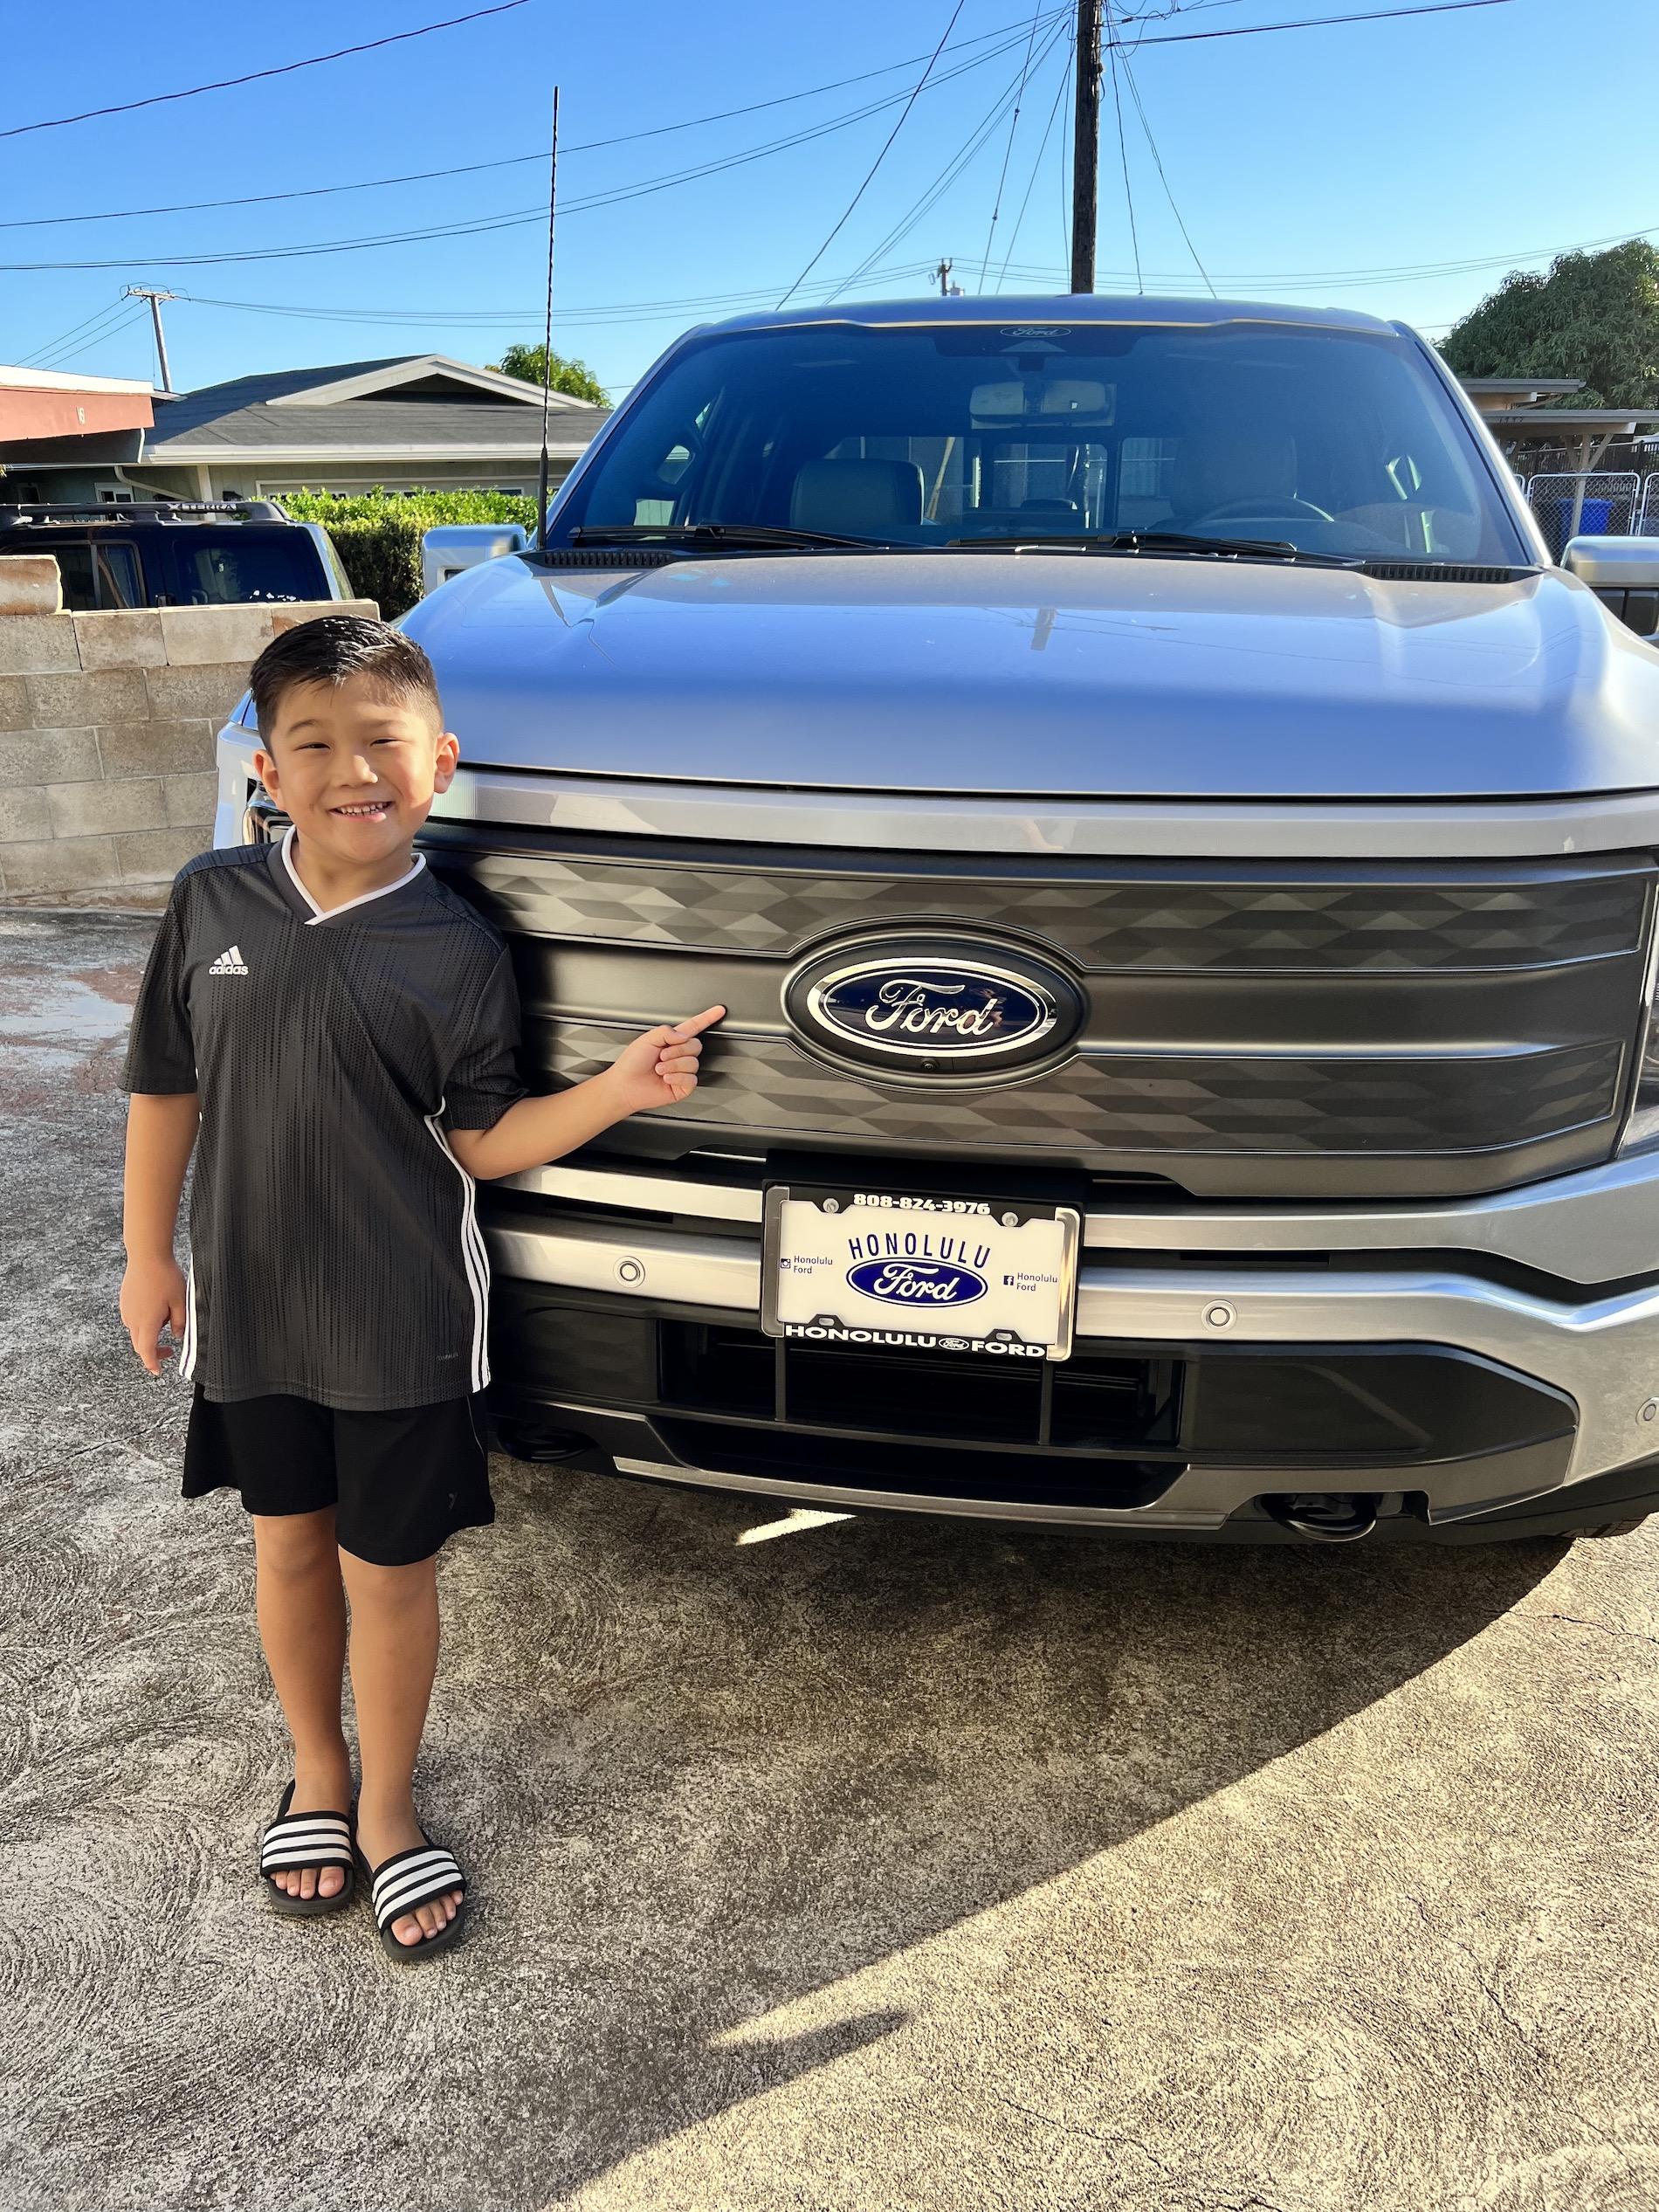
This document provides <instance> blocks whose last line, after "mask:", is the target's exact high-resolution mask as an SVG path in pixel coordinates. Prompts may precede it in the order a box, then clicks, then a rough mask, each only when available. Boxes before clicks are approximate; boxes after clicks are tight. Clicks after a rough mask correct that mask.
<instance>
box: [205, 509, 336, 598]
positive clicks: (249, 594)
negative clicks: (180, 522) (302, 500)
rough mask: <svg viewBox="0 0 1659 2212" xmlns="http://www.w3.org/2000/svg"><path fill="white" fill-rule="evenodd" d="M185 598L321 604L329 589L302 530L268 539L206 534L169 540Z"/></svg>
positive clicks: (309, 541)
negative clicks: (293, 601) (271, 600)
mask: <svg viewBox="0 0 1659 2212" xmlns="http://www.w3.org/2000/svg"><path fill="white" fill-rule="evenodd" d="M171 543H172V544H173V545H174V547H175V548H176V558H177V561H178V563H179V568H180V571H181V575H182V581H183V589H184V595H185V596H186V597H187V598H188V599H190V600H192V601H194V602H196V603H197V604H202V603H217V602H219V601H226V600H245V599H326V598H327V596H328V586H327V579H326V577H325V575H324V574H323V568H322V563H321V562H320V559H319V558H318V555H317V548H316V547H315V546H314V545H313V543H312V541H311V540H310V538H309V537H308V536H307V535H306V533H305V531H303V530H285V531H282V532H281V533H274V532H273V533H272V534H271V535H269V536H253V535H246V536H244V535H243V534H239V533H238V534H236V535H231V534H226V535H225V536H224V537H216V536H213V535H212V534H210V533H208V532H205V531H204V532H203V534H202V535H201V537H200V538H198V537H197V536H196V530H195V527H194V526H192V527H190V528H189V534H188V535H187V534H186V531H185V529H184V528H183V527H180V528H179V530H178V533H177V535H176V537H174V538H173V539H172V540H171Z"/></svg>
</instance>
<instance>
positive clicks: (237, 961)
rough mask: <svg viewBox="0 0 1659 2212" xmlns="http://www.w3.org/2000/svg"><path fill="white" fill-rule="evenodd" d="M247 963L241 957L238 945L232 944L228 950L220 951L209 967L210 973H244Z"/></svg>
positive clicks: (240, 949) (245, 972)
mask: <svg viewBox="0 0 1659 2212" xmlns="http://www.w3.org/2000/svg"><path fill="white" fill-rule="evenodd" d="M247 972H248V963H247V961H245V960H244V959H243V957H242V948H241V946H240V945H232V946H231V949H230V951H229V952H224V953H221V954H219V956H218V958H217V960H216V961H214V963H213V965H212V967H211V968H209V970H208V974H209V975H246V974H247Z"/></svg>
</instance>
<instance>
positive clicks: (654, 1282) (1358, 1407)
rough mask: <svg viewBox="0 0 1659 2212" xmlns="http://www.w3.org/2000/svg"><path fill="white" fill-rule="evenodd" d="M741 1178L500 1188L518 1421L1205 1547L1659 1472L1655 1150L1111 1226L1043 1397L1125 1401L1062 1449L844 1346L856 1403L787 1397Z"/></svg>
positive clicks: (715, 1477) (755, 1201) (987, 1397)
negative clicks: (1232, 1537) (1470, 1195)
mask: <svg viewBox="0 0 1659 2212" xmlns="http://www.w3.org/2000/svg"><path fill="white" fill-rule="evenodd" d="M745 1172H746V1171H743V1170H738V1169H728V1170H726V1175H727V1176H728V1180H726V1181H725V1182H720V1181H719V1180H710V1179H709V1175H708V1171H702V1172H699V1171H695V1170H692V1171H689V1172H686V1173H683V1174H675V1173H673V1172H664V1171H663V1170H660V1169H653V1168H651V1167H650V1166H649V1165H647V1164H646V1163H643V1162H641V1163H630V1162H624V1161H611V1162H609V1163H607V1162H603V1161H597V1162H595V1161H582V1162H575V1163H561V1164H559V1165H556V1166H554V1167H552V1168H541V1169H537V1170H534V1171H532V1172H531V1173H530V1174H528V1175H524V1176H520V1177H517V1178H514V1179H513V1182H514V1183H515V1185H516V1186H517V1188H516V1189H512V1190H506V1189H502V1190H499V1191H496V1192H492V1193H490V1194H487V1195H486V1200H485V1227H486V1234H487V1236H488V1238H489V1242H490V1247H491V1253H492V1261H493V1264H494V1267H495V1271H496V1275H497V1292H496V1325H495V1344H496V1353H495V1368H496V1375H497V1395H498V1401H499V1404H500V1405H501V1406H502V1407H504V1408H506V1409H508V1411H509V1415H510V1416H514V1417H518V1416H531V1415H533V1416H534V1417H535V1418H537V1419H540V1420H541V1421H543V1422H544V1423H551V1424H553V1425H555V1426H559V1427H562V1428H566V1429H568V1430H570V1431H572V1432H573V1433H574V1434H575V1435H576V1436H579V1437H585V1438H587V1439H589V1440H590V1441H591V1442H592V1443H593V1444H595V1446H596V1447H598V1448H599V1449H601V1450H602V1451H605V1452H606V1453H608V1454H609V1456H610V1457H613V1458H614V1459H615V1460H616V1464H618V1465H619V1466H620V1467H621V1468H622V1470H623V1472H626V1473H636V1474H641V1475H657V1476H666V1477H668V1478H672V1479H677V1480H683V1481H692V1482H703V1483H712V1484H717V1485H723V1486H727V1487H732V1488H737V1489H746V1490H754V1491H756V1492H763V1493H765V1494H768V1495H772V1496H777V1497H782V1498H789V1499H816V1500H817V1501H819V1502H823V1503H835V1504H839V1505H852V1506H858V1505H864V1506H871V1507H883V1508H888V1509H898V1510H919V1511H927V1512H935V1513H966V1514H975V1515H981V1514H982V1515H988V1516H994V1517H1006V1518H1014V1519H1036V1520H1051V1521H1060V1522H1070V1523H1074V1524H1081V1525H1090V1526H1100V1527H1104V1528H1110V1529H1119V1530H1124V1531H1136V1530H1139V1531H1143V1532H1146V1533H1189V1534H1200V1535H1202V1534H1218V1533H1222V1532H1223V1531H1227V1532H1229V1533H1243V1532H1244V1531H1245V1530H1246V1529H1247V1528H1248V1526H1249V1524H1250V1523H1252V1522H1256V1523H1259V1524H1263V1528H1264V1530H1265V1528H1266V1527H1267V1526H1270V1507H1269V1506H1267V1505H1265V1504H1264V1503H1263V1501H1264V1500H1269V1499H1276V1498H1282V1497H1283V1496H1284V1495H1285V1494H1286V1493H1290V1492H1298V1493H1305V1492H1326V1491H1339V1492H1365V1493H1369V1494H1371V1495H1373V1496H1375V1497H1378V1498H1380V1499H1382V1500H1383V1501H1384V1502H1383V1505H1382V1507H1381V1511H1382V1513H1383V1515H1384V1517H1385V1519H1386V1518H1389V1517H1400V1518H1401V1519H1406V1520H1415V1522H1417V1523H1418V1524H1419V1525H1420V1526H1427V1527H1428V1528H1430V1529H1440V1530H1449V1529H1453V1528H1457V1527H1463V1526H1470V1527H1471V1528H1472V1527H1473V1526H1477V1525H1478V1524H1479V1523H1480V1521H1481V1520H1482V1519H1483V1517H1490V1516H1493V1515H1495V1514H1503V1513H1510V1514H1513V1513H1514V1512H1515V1510H1516V1509H1517V1508H1518V1507H1525V1506H1526V1505H1527V1502H1528V1501H1548V1503H1549V1504H1550V1506H1552V1508H1559V1513H1560V1514H1563V1515H1566V1517H1567V1518H1566V1520H1565V1521H1562V1522H1561V1523H1560V1524H1559V1525H1563V1526H1565V1525H1568V1524H1569V1523H1570V1521H1571V1519H1572V1516H1573V1513H1574V1511H1575V1508H1578V1507H1580V1505H1581V1512H1580V1518H1581V1519H1585V1520H1587V1521H1588V1520H1594V1519H1597V1518H1598V1517H1600V1515H1599V1511H1598V1508H1597V1506H1596V1504H1595V1503H1594V1501H1596V1500H1598V1499H1600V1495H1601V1493H1602V1492H1604V1491H1605V1490H1607V1488H1608V1485H1612V1488H1613V1489H1614V1491H1617V1492H1620V1496H1621V1500H1622V1499H1623V1498H1624V1496H1625V1494H1626V1492H1628V1490H1629V1485H1628V1484H1626V1485H1623V1488H1622V1489H1621V1482H1622V1478H1623V1475H1624V1473H1625V1472H1626V1471H1630V1470H1633V1469H1635V1468H1637V1467H1638V1466H1640V1464H1641V1463H1642V1462H1643V1461H1644V1460H1645V1459H1646V1458H1648V1457H1649V1456H1650V1455H1653V1454H1655V1453H1659V1271H1655V1268H1654V1263H1655V1260H1656V1258H1659V1160H1654V1159H1635V1160H1630V1161H1621V1162H1619V1163H1616V1164H1615V1165H1614V1166H1612V1167H1608V1168H1601V1169H1597V1170H1594V1171H1592V1172H1589V1173H1587V1174H1584V1175H1576V1176H1571V1177H1560V1178H1558V1179H1556V1180H1555V1181H1554V1182H1550V1183H1545V1184H1539V1185H1536V1186H1532V1188H1530V1189H1526V1190H1523V1191H1520V1192H1512V1193H1508V1194H1505V1195H1504V1196H1503V1197H1502V1198H1501V1199H1496V1200H1492V1199H1488V1200H1481V1201H1477V1202H1470V1203H1467V1204H1462V1205H1459V1204H1447V1205H1435V1206H1432V1207H1426V1208H1422V1209H1398V1208H1392V1209H1391V1208H1356V1209H1325V1210H1323V1211H1312V1210H1309V1209H1254V1210H1252V1211H1249V1212H1246V1211H1244V1210H1243V1209H1220V1210H1218V1209H1193V1208H1186V1209H1169V1208H1166V1207H1156V1208H1146V1209H1135V1210H1125V1211H1122V1212H1106V1211H1097V1212H1092V1213H1091V1215H1090V1216H1089V1217H1088V1220H1087V1223H1086V1226H1085V1232H1084V1243H1085V1264H1084V1268H1083V1271H1082V1277H1081V1284H1080V1289H1079V1298H1078V1308H1077V1348H1076V1352H1075V1354H1074V1358H1073V1360H1072V1361H1070V1362H1068V1363H1065V1364H1063V1365H1062V1366H1060V1367H1058V1368H1056V1369H1055V1370H1054V1371H1053V1376H1052V1377H1051V1378H1050V1377H1045V1378H1043V1387H1044V1388H1045V1389H1047V1390H1049V1392H1050V1395H1052V1396H1053V1397H1054V1400H1055V1403H1056V1405H1058V1404H1059V1403H1060V1402H1062V1401H1063V1400H1064V1401H1066V1402H1070V1401H1072V1400H1076V1399H1077V1398H1078V1396H1079V1393H1081V1394H1082V1395H1084V1397H1088V1396H1089V1395H1090V1393H1091V1389H1092V1390H1093V1391H1094V1402H1096V1403H1099V1404H1104V1403H1105V1402H1106V1397H1108V1396H1109V1397H1111V1399H1112V1405H1113V1407H1114V1409H1116V1410H1114V1413H1113V1415H1112V1418H1111V1419H1110V1420H1101V1421H1098V1422H1097V1423H1095V1427H1094V1429H1093V1430H1091V1428H1090V1425H1089V1423H1088V1422H1087V1421H1083V1420H1082V1419H1081V1417H1080V1416H1069V1415H1068V1416H1064V1419H1063V1418H1062V1416H1060V1415H1059V1414H1054V1416H1053V1422H1054V1426H1053V1428H1052V1433H1051V1431H1050V1426H1049V1425H1044V1424H1047V1423H1049V1422H1050V1409H1049V1407H1048V1401H1047V1400H1046V1399H1045V1401H1044V1404H1043V1409H1034V1410H1033V1415H1032V1418H1033V1419H1034V1420H1036V1421H1037V1422H1038V1423H1039V1426H1038V1427H1037V1428H1036V1429H1033V1430H1031V1431H1030V1432H1029V1448H1028V1446H1027V1444H1022V1441H1021V1440H1022V1437H1025V1436H1026V1431H1024V1430H1022V1429H1021V1428H1020V1426H1019V1419H1022V1418H1023V1416H1019V1418H1015V1415H1014V1414H1012V1413H1010V1411H1009V1409H1008V1406H1007V1405H1006V1404H1005V1403H1004V1402H1002V1400H995V1401H994V1398H993V1395H991V1394H990V1391H989V1386H987V1385H982V1384H980V1383H977V1382H976V1383H974V1384H971V1385H967V1386H964V1387H966V1388H967V1389H968V1390H969V1392H970V1396H971V1393H972V1391H973V1390H975V1389H978V1390H981V1394H982V1396H983V1403H982V1404H981V1403H980V1402H978V1401H974V1410H973V1412H972V1414H971V1416H970V1417H967V1418H965V1419H963V1420H953V1418H952V1417H951V1414H950V1405H951V1402H952V1400H953V1397H954V1396H955V1395H957V1389H958V1386H957V1385H956V1384H955V1383H953V1381H952V1372H953V1373H954V1374H955V1375H960V1374H961V1373H962V1370H961V1368H960V1362H959V1363H958V1365H957V1367H956V1368H955V1369H954V1370H953V1371H951V1372H947V1371H946V1368H945V1367H944V1366H943V1365H942V1364H941V1362H940V1361H929V1362H925V1363H923V1365H921V1366H919V1367H914V1368H912V1371H911V1372H912V1379H913V1388H912V1391H911V1393H910V1394H909V1395H908V1396H907V1397H902V1398H901V1397H900V1396H899V1395H896V1393H895V1391H894V1389H893V1387H892V1380H891V1375H889V1376H888V1377H886V1379H885V1381H882V1380H881V1378H878V1376H877V1375H876V1373H875V1370H874V1369H872V1368H868V1367H864V1368H860V1367H859V1366H858V1365H857V1364H856V1363H855V1362H854V1361H847V1360H846V1359H845V1356H844V1355H842V1357H843V1364H842V1365H841V1366H840V1367H839V1368H838V1369H837V1370H836V1375H835V1376H834V1378H833V1380H834V1383H835V1386H836V1387H834V1388H831V1387H829V1385H828V1384H827V1383H826V1382H825V1381H824V1378H823V1375H813V1374H809V1371H808V1370H807V1369H806V1368H802V1370H801V1373H802V1375H803V1376H805V1377H806V1387H804V1388H795V1387H793V1386H792V1385H791V1383H790V1382H789V1378H788V1375H787V1374H786V1372H785V1355H784V1354H782V1353H781V1352H779V1351H777V1349H776V1347H774V1346H773V1345H772V1344H771V1341H770V1340H766V1339H763V1338H761V1337H760V1335H759V1313H760V1292H761V1247H760V1228H759V1217H760V1210H761V1193H760V1189H759V1186H758V1183H757V1182H754V1181H753V1180H752V1179H751V1180H749V1181H747V1182H746V1181H743V1180H737V1181H733V1180H730V1179H729V1178H730V1177H731V1176H733V1175H737V1176H739V1177H741V1176H742V1175H743V1174H744V1173H745ZM623 1208H626V1209H627V1213H626V1217H625V1218H624V1217H623V1214H622V1211H621V1209H623ZM1631 1262H1637V1263H1640V1264H1636V1265H1634V1266H1633V1265H1630V1264H1629V1263H1631ZM1643 1264H1645V1266H1646V1268H1647V1270H1648V1272H1647V1273H1646V1274H1644V1273H1643V1271H1642V1265H1643ZM699 1328H700V1329H701V1331H702V1335H701V1336H699V1337H696V1338H695V1339H690V1338H687V1337H686V1336H685V1332H686V1331H687V1330H692V1331H696V1330H698V1329H699ZM711 1331H712V1332H714V1336H711V1335H710V1332H711ZM715 1337H718V1339H719V1346H720V1347H721V1349H720V1354H719V1356H720V1358H721V1359H723V1360H724V1361H726V1367H727V1368H729V1369H730V1371H731V1373H732V1375H738V1374H742V1375H744V1376H745V1377H746V1380H745V1381H744V1382H743V1383H742V1385H741V1387H740V1388H739V1387H738V1386H737V1385H736V1384H732V1385H730V1386H729V1387H728V1385H727V1384H726V1383H724V1382H720V1383H718V1384H716V1383H711V1382H707V1381H706V1379H694V1380H693V1382H692V1383H686V1382H685V1381H684V1376H685V1375H686V1374H689V1373H690V1372H691V1370H690V1369H689V1368H687V1366H686V1359H687V1357H689V1354H684V1349H683V1347H684V1345H685V1343H688V1342H692V1341H695V1342H696V1343H698V1344H699V1345H704V1344H705V1343H712V1342H713V1341H714V1340H715ZM677 1347H679V1348H677ZM790 1356H791V1357H794V1358H796V1359H797V1360H798V1359H799V1358H800V1357H801V1356H802V1355H800V1354H795V1353H792V1354H790ZM900 1356H901V1357H902V1356H905V1355H900ZM699 1358H702V1359H704V1361H705V1368H706V1372H707V1374H709V1375H712V1374H713V1373H714V1371H715V1368H714V1366H710V1365H709V1364H708V1363H709V1362H710V1361H714V1354H713V1353H712V1352H706V1351H704V1352H699ZM765 1361H774V1362H775V1367H776V1380H775V1382H774V1384H770V1385H768V1382H767V1381H766V1372H765V1368H764V1364H763V1363H764V1362H765ZM715 1364H716V1365H718V1362H716V1363H715ZM698 1372H699V1378H701V1377H702V1376H703V1375H704V1370H702V1369H699V1371H698ZM720 1372H721V1373H722V1374H724V1373H725V1372H726V1369H725V1368H721V1369H720ZM677 1377H678V1378H679V1380H678V1381H677ZM878 1381H880V1382H881V1387H880V1388H879V1389H878V1388H877V1384H878ZM1029 1382H1030V1384H1031V1386H1032V1387H1033V1388H1035V1387H1036V1378H1029ZM866 1384H867V1386H868V1387H867V1388H866ZM1085 1386H1089V1387H1088V1388H1085ZM1097 1386H1098V1387H1097ZM998 1387H999V1388H1000V1387H1001V1386H1000V1384H999V1386H998ZM1014 1387H1024V1380H1023V1379H1022V1382H1021V1383H1020V1384H1019V1385H1018V1386H1015V1384H1014V1382H1013V1379H1012V1378H1010V1388H1014ZM722 1391H725V1393H726V1395H724V1396H722V1395H721V1393H722ZM1137 1391H1139V1397H1138V1398H1137V1397H1136V1395H1135V1394H1136V1392H1137ZM733 1392H735V1395H733ZM1101 1392H1104V1393H1105V1395H1100V1394H1101ZM861 1395H863V1396H867V1397H868V1399H869V1402H868V1403H867V1404H862V1405H861V1403H860V1402H859V1400H860V1397H861ZM1131 1402H1133V1404H1134V1405H1136V1406H1138V1407H1139V1411H1136V1412H1132V1411H1130V1410H1128V1408H1129V1407H1130V1405H1131ZM896 1405H897V1406H898V1408H899V1411H900V1414H901V1415H902V1418H896V1417H894V1416H893V1413H892V1409H893V1408H894V1407H895V1406H896ZM803 1409H804V1411H803ZM1067 1422H1069V1423H1070V1426H1069V1427H1068V1426H1067V1425H1066V1423H1067ZM1637 1487H1638V1488H1640V1485H1637ZM1653 1487H1654V1489H1655V1490H1656V1491H1659V1475H1656V1477H1655V1478H1654V1481H1653ZM1644 1494H1645V1493H1644ZM1635 1509H1636V1510H1641V1506H1639V1505H1638V1506H1636V1508H1635ZM1620 1510H1621V1511H1624V1510H1628V1506H1625V1505H1623V1504H1622V1503H1621V1507H1620ZM1489 1526H1492V1527H1493V1533H1497V1530H1496V1526H1495V1524H1491V1523H1490V1519H1489Z"/></svg>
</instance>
